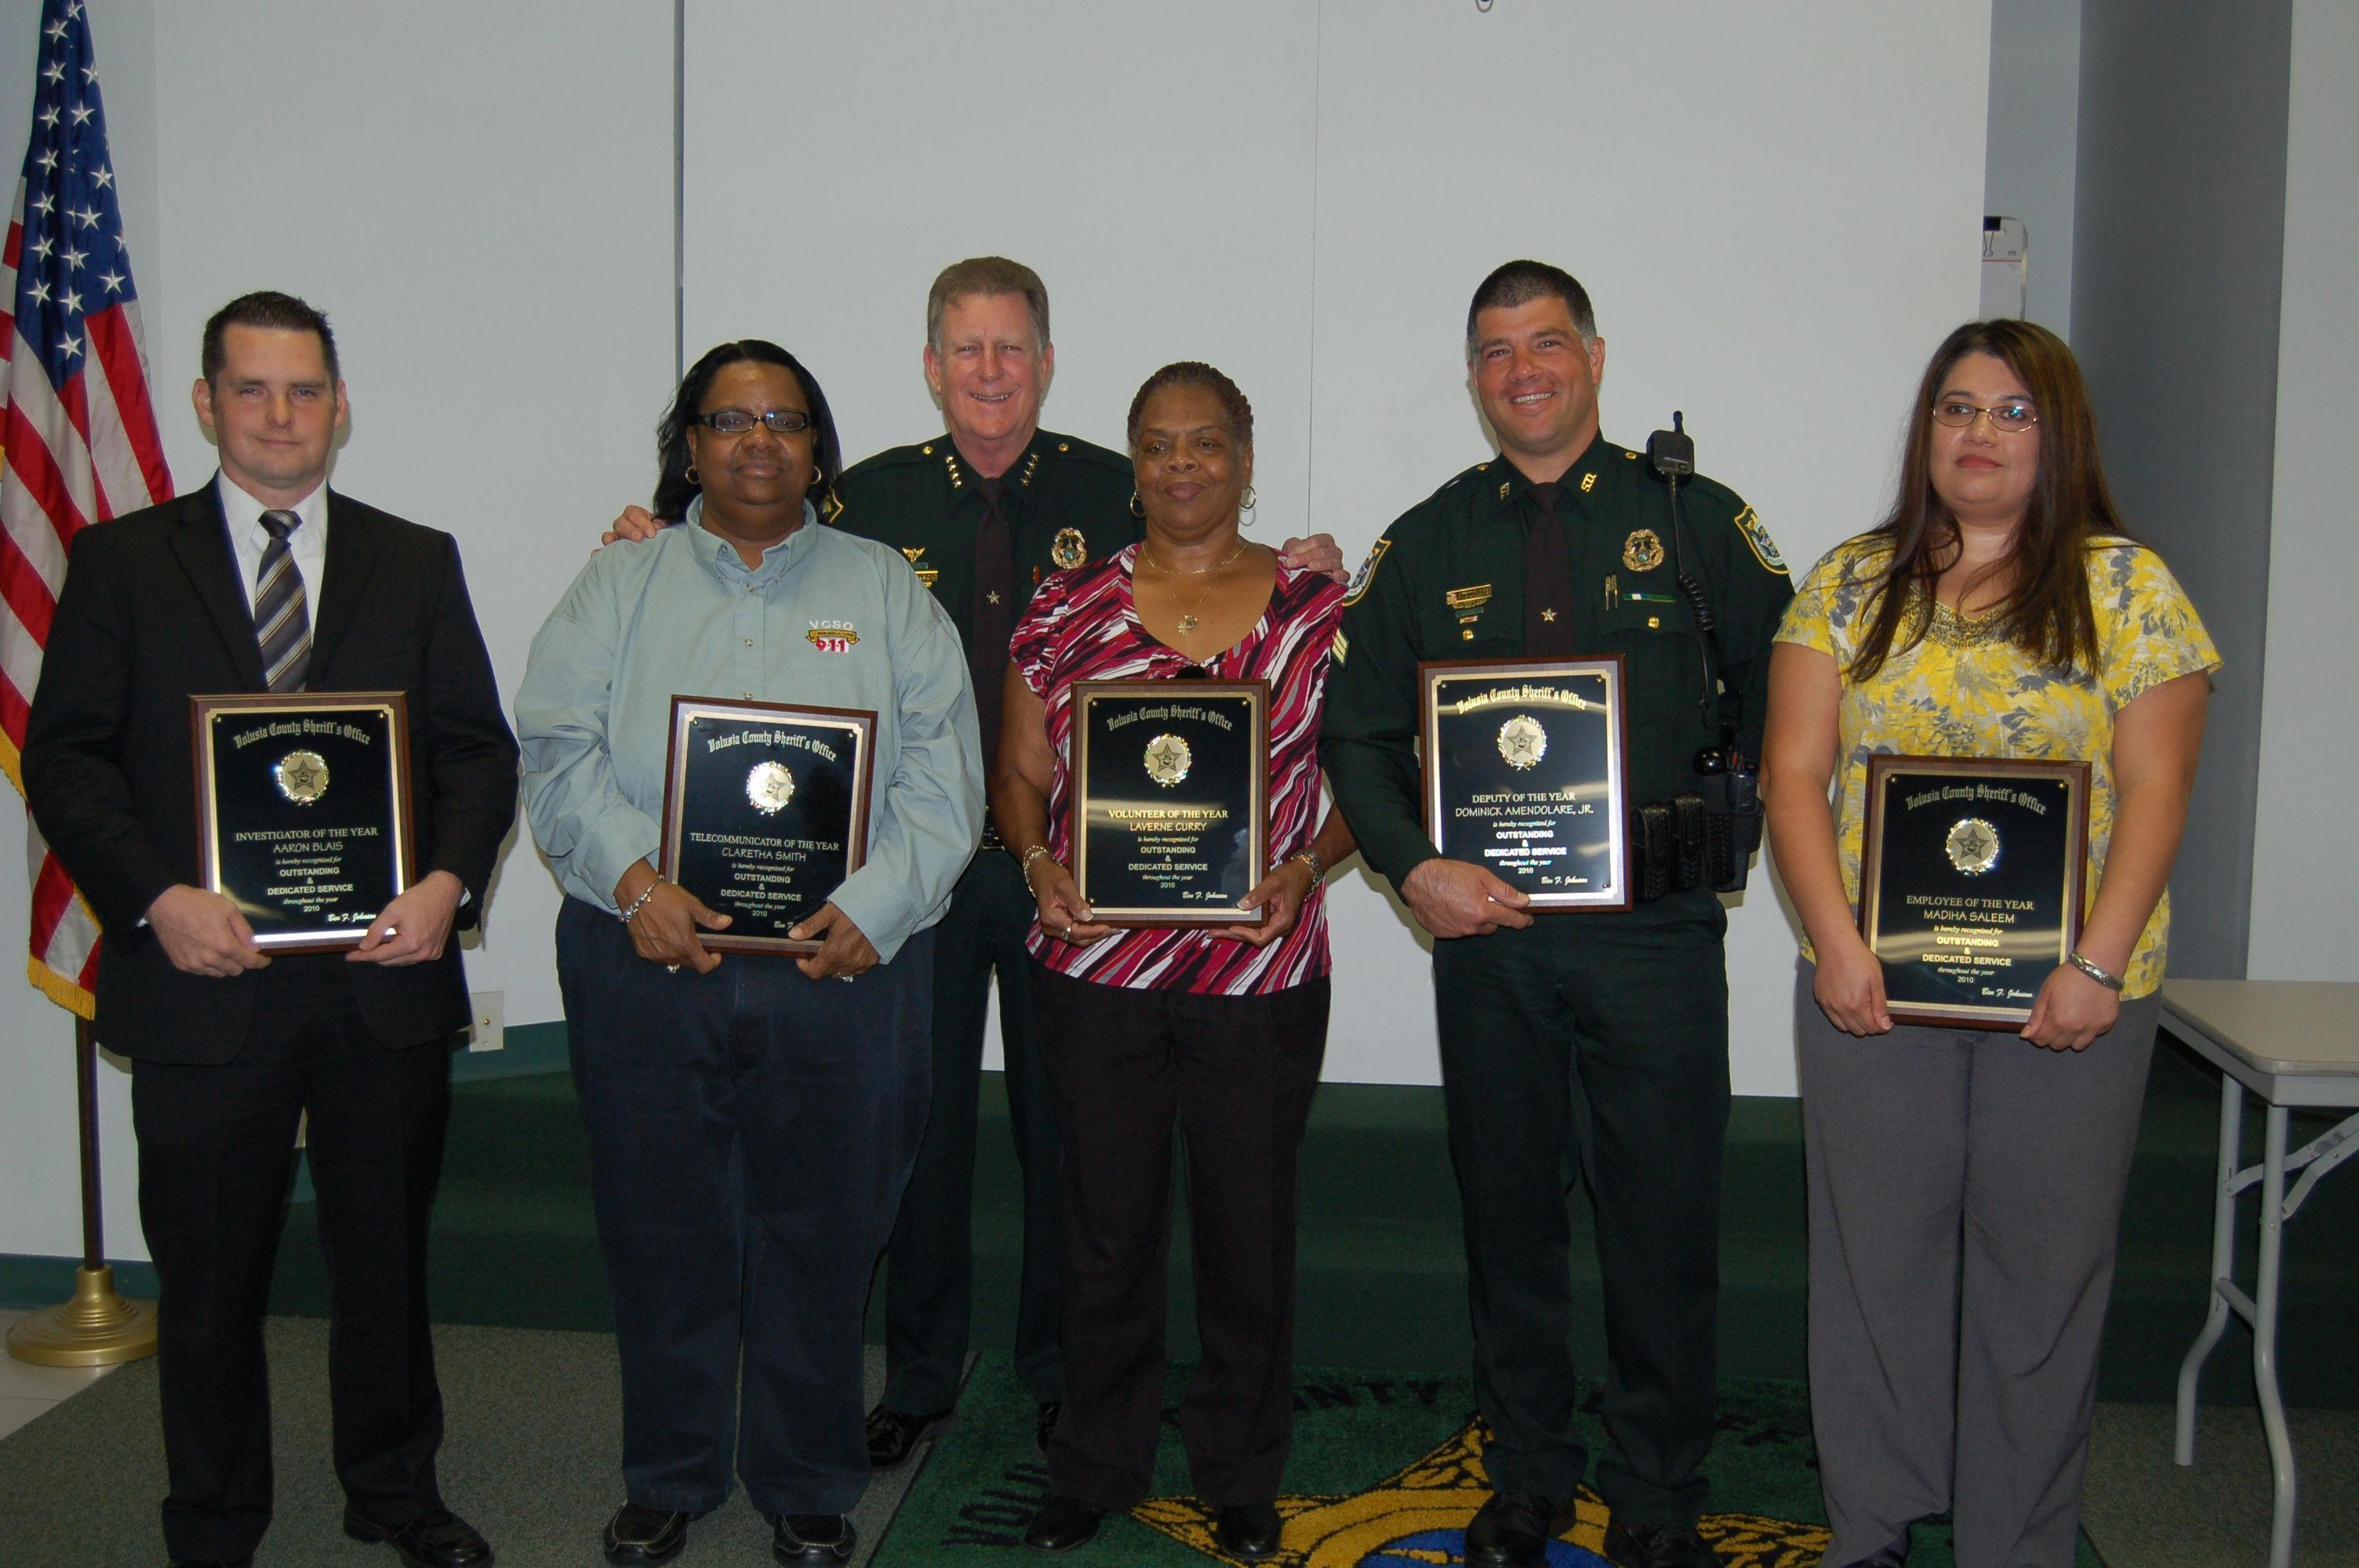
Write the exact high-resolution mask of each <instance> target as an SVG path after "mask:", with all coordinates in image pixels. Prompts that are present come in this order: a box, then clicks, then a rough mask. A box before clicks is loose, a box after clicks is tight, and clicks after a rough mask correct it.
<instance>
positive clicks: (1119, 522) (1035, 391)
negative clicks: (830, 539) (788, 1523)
mask: <svg viewBox="0 0 2359 1568" xmlns="http://www.w3.org/2000/svg"><path fill="white" fill-rule="evenodd" d="M1152 368H1153V367H1152V366H1146V367H1142V374H1143V373H1144V371H1145V370H1147V369H1152ZM1055 370H1056V350H1055V348H1054V346H1053V345H1052V344H1051V342H1050V340H1049V291H1048V288H1047V287H1046V286H1045V285H1043V284H1042V283H1041V281H1040V277H1039V275H1038V273H1036V272H1034V271H1033V270H1032V269H1031V268H1030V267H1028V266H1026V265H1023V264H1022V263H1020V262H1015V261H1010V260H1008V259H1006V257H1004V256H975V257H972V258H970V259H968V260H966V261H962V262H954V263H952V264H951V265H949V266H947V267H944V268H943V269H942V271H941V274H940V276H937V277H936V278H935V279H934V285H933V287H932V289H931V290H929V293H928V295H927V297H926V346H925V371H926V383H927V385H928V386H929V388H931V390H932V392H933V395H934V400H935V402H936V403H937V404H939V405H940V407H941V411H942V422H943V425H944V426H945V427H946V432H947V433H946V434H944V435H941V436H937V437H935V438H932V439H930V440H928V441H921V442H919V443H917V444H915V445H913V446H907V447H894V448H890V449H887V450H885V451H882V452H879V453H877V454H876V455H875V457H872V458H869V459H866V460H864V461H862V462H859V463H855V464H853V466H852V467H851V468H849V469H847V470H844V472H843V477H842V478H841V479H840V480H838V481H836V482H835V483H834V484H833V485H832V487H831V488H832V494H831V495H830V496H829V498H828V499H827V500H825V501H823V502H821V503H820V513H821V517H822V518H823V519H824V520H826V521H827V522H830V523H832V524H834V525H835V526H837V527H840V528H843V529H847V530H849V531H851V532H853V533H855V534H858V535H862V536H863V537H865V538H870V539H875V540H878V541H880V542H882V543H885V544H888V545H891V546H894V547H895V548H896V549H897V550H899V551H900V552H901V554H902V555H904V556H906V557H908V561H909V565H910V567H911V568H912V569H914V570H915V571H916V572H917V574H918V578H919V581H921V582H923V583H924V584H925V585H926V586H927V587H928V588H929V589H932V590H933V593H934V595H935V597H936V598H937V599H939V600H940V601H941V604H942V607H943V608H944V609H945V610H947V611H950V614H951V621H952V622H955V623H956V624H957V626H958V630H959V635H960V637H961V638H962V640H963V641H964V643H965V645H966V650H967V658H968V664H969V666H970V671H971V674H972V676H973V681H974V695H975V705H976V708H978V709H979V713H978V718H979V719H980V720H981V728H982V735H983V752H984V770H985V772H986V773H988V772H989V768H990V764H991V761H992V758H993V755H994V752H995V750H996V747H997V744H998V741H999V705H1000V696H1001V690H1002V687H1003V685H1004V683H1005V680H1006V670H1007V643H1008V638H1009V637H1010V636H1011V635H1012V634H1013V633H1014V631H1015V628H1016V619H1017V617H1018V616H1020V615H1022V613H1023V612H1024V608H1025V606H1026V605H1027V603H1029V602H1030V600H1031V598H1032V593H1033V590H1034V589H1037V588H1038V587H1039V586H1040V583H1041V580H1042V579H1044V578H1046V577H1047V576H1048V575H1049V573H1051V572H1055V571H1060V570H1063V569H1065V568H1071V567H1078V566H1080V565H1082V563H1083V562H1085V561H1092V560H1095V559H1098V558H1099V557H1103V556H1104V555H1106V554H1108V553H1110V552H1112V551H1114V550H1119V549H1121V548H1123V547H1124V546H1127V545H1130V544H1134V543H1136V541H1137V539H1138V530H1139V520H1138V518H1137V516H1136V515H1135V514H1133V512H1132V510H1131V507H1132V502H1133V492H1132V479H1131V466H1130V460H1129V459H1128V458H1126V457H1124V456H1123V455H1122V454H1120V453H1118V452H1113V451H1109V450H1107V449H1105V448H1103V447H1099V446H1094V445H1093V444H1092V443H1090V442H1088V441H1084V440H1082V439H1081V438H1078V437H1074V436H1060V435H1058V434H1056V433H1054V432H1053V431H1049V430H1043V429H1041V428H1040V403H1041V400H1042V399H1043V398H1044V397H1046V396H1047V395H1048V391H1049V380H1050V378H1051V376H1052V375H1053V374H1054V373H1055ZM614 526H615V530H616V534H617V535H620V536H623V537H625V538H633V539H636V538H644V537H646V536H647V535H649V534H651V533H652V532H653V531H654V530H655V528H656V527H657V526H658V524H656V523H655V521H654V520H653V519H652V518H650V517H649V516H648V515H647V513H646V512H644V511H643V510H641V509H640V508H638V507H636V506H635V507H632V508H630V509H628V510H627V511H625V513H624V514H623V515H622V516H621V517H620V518H618V519H617V520H616V522H615V524H614ZM614 536H615V535H609V536H608V537H609V539H610V540H611V539H612V538H614ZM1280 553H1281V555H1282V556H1283V557H1284V558H1285V559H1286V560H1287V561H1288V562H1289V563H1290V564H1293V565H1297V566H1307V567H1310V568H1313V569H1315V570H1320V571H1332V572H1334V573H1335V574H1336V575H1337V576H1339V577H1340V576H1341V575H1342V572H1341V570H1340V568H1341V567H1342V564H1343V557H1342V556H1341V554H1340V553H1339V552H1338V551H1337V549H1336V547H1335V542H1334V540H1333V539H1332V538H1331V537H1329V536H1327V535H1319V536H1317V537H1315V538H1310V539H1299V540H1289V541H1288V543H1287V545H1286V546H1285V547H1284V548H1283V550H1282V551H1281V552H1280ZM1005 848H1006V846H1005V845H1003V844H1002V843H1001V841H1000V838H999V835H998V832H997V829H996V828H995V827H993V826H992V825H991V824H989V823H988V822H986V823H985V825H984V835H983V842H982V844H981V846H980V847H979V849H978V851H977V853H976V855H975V858H974V860H973V862H972V863H971V864H969V865H968V867H967V869H966V871H965V873H964V874H963V875H962V877H961V878H960V879H959V882H958V886H957V889H956V890H955V891H954V892H952V893H951V905H950V910H949V912H948V913H947V914H944V915H943V916H942V920H941V924H940V925H939V926H938V927H936V932H935V938H934V1021H933V1031H934V1060H933V1100H932V1105H931V1108H930V1109H929V1113H928V1118H927V1122H926V1135H925V1141H924V1143H923V1144H922V1145H921V1146H920V1148H919V1152H918V1161H917V1164H916V1166H915V1167H914V1168H913V1169H912V1170H911V1172H910V1175H909V1185H908V1191H907V1192H906V1193H905V1194H904V1195H903V1196H902V1199H901V1213H900V1217H899V1219H898V1221H897V1223H896V1225H895V1227H894V1229H893V1240H892V1244H891V1246H890V1248H889V1249H888V1250H887V1251H886V1285H885V1357H886V1385H885V1394H884V1398H883V1399H882V1400H879V1401H878V1403H877V1406H876V1408H875V1410H873V1411H870V1412H869V1415H868V1456H869V1459H870V1461H871V1463H873V1464H875V1465H877V1466H878V1467H880V1468H886V1467H890V1466H892V1465H898V1464H900V1463H902V1462H903V1461H904V1460H906V1459H908V1457H909V1455H910V1454H911V1453H912V1452H913V1451H915V1450H916V1448H917V1447H918V1445H919V1444H921V1443H923V1442H925V1441H926V1440H927V1439H929V1438H930V1437H932V1436H934V1435H935V1434H936V1433H940V1431H941V1430H942V1429H944V1428H945V1427H947V1426H948V1425H949V1424H950V1422H951V1416H952V1414H953V1412H954V1410H955V1407H956V1405H957V1402H958V1391H959V1382H960V1379H961V1378H962V1375H963V1373H964V1370H965V1364H966V1352H967V1342H968V1336H969V1323H970V1318H971V1315H972V1298H973V1206H974V1153H975V1117H976V1110H977V1101H978V1098H979V1089H980V1075H981V1072H982V1065H983V1032H984V1018H985V1015H986V1007H987V1003H988V999H989V996H990V989H991V980H992V976H993V974H994V973H995V972H996V973H997V975H998V978H999V1033H1000V1044H1001V1047H1002V1051H1003V1054H1004V1055H1005V1057H1006V1079H1007V1101H1008V1112H1009V1120H1010V1122H1011V1124H1012V1126H1013V1129H1014V1131H1015V1136H1016V1159H1017V1161H1018V1162H1020V1163H1021V1165H1022V1166H1023V1172H1024V1260H1023V1269H1022V1281H1021V1284H1020V1285H1019V1287H1018V1301H1017V1305H1016V1345H1015V1355H1016V1376H1017V1377H1018V1378H1020V1379H1023V1381H1024V1386H1025V1387H1026V1388H1027V1390H1030V1392H1031V1394H1032V1397H1033V1399H1034V1400H1035V1401H1036V1403H1037V1406H1038V1430H1037V1436H1038V1440H1039V1441H1040V1442H1041V1443H1042V1444H1046V1443H1047V1441H1048V1434H1049V1428H1050V1427H1051V1426H1053V1425H1054V1424H1055V1422H1056V1418H1057V1409H1058V1405H1059V1403H1060V1400H1061V1399H1062V1398H1063V1392H1064V1371H1063V1368H1062V1365H1061V1362H1060V1357H1059V1352H1058V1346H1057V1323H1058V1305H1057V1303H1058V1271H1059V1268H1060V1226H1059V1223H1058V1203H1059V1194H1058V1175H1059V1165H1060V1162H1059V1159H1058V1151H1057V1129H1056V1123H1055V1120H1054V1119H1053V1113H1052V1110H1051V1108H1050V1103H1049V1086H1048V1083H1047V1081H1046V1079H1045V1077H1044V1076H1043V1075H1042V1069H1041V1065H1040V1058H1039V1053H1038V1050H1037V1049H1036V1048H1035V1046H1034V1044H1033V1036H1032V1004H1031V996H1030V989H1029V984H1028V981H1029V973H1030V968H1029V967H1030V963H1031V957H1030V955H1029V954H1028V953H1027V951H1026V949H1025V946H1024V938H1025V934H1026V932H1027V930H1028V929H1029V928H1030V925H1031V923H1032V918H1033V915H1034V913H1035V905H1034V902H1033V898H1032V894H1031V891H1030V890H1029V889H1028V888H1027V887H1026V885H1025V882H1024V876H1023V873H1022V871H1021V869H1020V868H1019V867H1018V865H1017V863H1016V859H1015V857H1014V856H1013V855H1009V854H1004V853H998V852H996V851H999V850H1002V849H1005Z"/></svg>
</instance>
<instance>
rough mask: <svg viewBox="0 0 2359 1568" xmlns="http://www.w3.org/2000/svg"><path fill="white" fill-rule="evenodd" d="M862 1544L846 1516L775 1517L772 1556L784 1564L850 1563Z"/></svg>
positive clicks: (783, 1515)
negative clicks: (858, 1546) (855, 1548)
mask: <svg viewBox="0 0 2359 1568" xmlns="http://www.w3.org/2000/svg"><path fill="white" fill-rule="evenodd" d="M858 1540H859V1537H857V1536H856V1535H854V1534H853V1530H852V1521H851V1520H850V1519H846V1518H844V1517H843V1515H842V1514H772V1515H771V1516H770V1555H771V1556H773V1557H775V1558H777V1560H778V1561H779V1562H781V1563H817V1564H825V1563H849V1562H851V1561H852V1548H853V1544H854V1543H855V1542H856V1541H858Z"/></svg>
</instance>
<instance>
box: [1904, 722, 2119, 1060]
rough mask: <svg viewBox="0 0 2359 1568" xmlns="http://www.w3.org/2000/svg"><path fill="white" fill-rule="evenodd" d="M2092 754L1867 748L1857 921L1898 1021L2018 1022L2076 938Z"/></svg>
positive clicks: (1965, 1025)
mask: <svg viewBox="0 0 2359 1568" xmlns="http://www.w3.org/2000/svg"><path fill="white" fill-rule="evenodd" d="M2089 776H2090V769H2089V764H2088V763H2086V762H2071V761H2056V762H2050V761H2034V760H2029V759H2025V758H2016V757H1870V758H1869V759H1868V762H1867V804H1866V810H1865V814H1864V821H1863V823H1862V825H1861V831H1860V868H1859V925H1860V933H1861V935H1864V937H1865V938H1866V939H1867V946H1868V948H1869V950H1870V951H1872V952H1873V953H1875V956H1876V957H1877V959H1878V960H1880V961H1881V962H1882V964H1883V965H1884V993H1885V1001H1886V1005H1887V1006H1888V1007H1889V1009H1890V1010H1891V1013H1892V1016H1893V1018H1894V1019H1896V1020H1897V1021H1898V1022H1903V1023H1930V1024H1936V1025H1940V1026H1945V1027H1949V1028H1955V1029H1991V1028H1998V1029H2006V1030H2010V1031H2012V1030H2017V1029H2020V1028H2022V1027H2023V1025H2024V1022H2025V1021H2026V1020H2027V1019H2028V1018H2030V1016H2031V1007H2032V1003H2033V1002H2034V1001H2036V1000H2038V996H2039V988H2040V987H2041V986H2042V985H2044V984H2046V983H2047V980H2048V977H2049V975H2050V974H2052V973H2053V972H2054V971H2055V969H2056V968H2057V966H2059V965H2060V964H2062V963H2064V962H2065V961H2066V956H2067V955H2068V954H2070V953H2071V951H2072V944H2073V943H2074V942H2075V941H2077V940H2078V939H2079V937H2080V933H2081V909H2082V887H2083V882H2084V879H2085V878H2086V876H2087V873H2088V859H2089Z"/></svg>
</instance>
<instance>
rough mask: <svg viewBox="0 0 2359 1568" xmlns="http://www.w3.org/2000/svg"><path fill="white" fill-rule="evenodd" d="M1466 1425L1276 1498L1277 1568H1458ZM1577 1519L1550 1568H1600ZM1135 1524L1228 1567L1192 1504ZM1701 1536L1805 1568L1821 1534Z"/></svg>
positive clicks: (1772, 1527) (1722, 1548) (1718, 1525)
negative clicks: (1410, 1451) (1354, 1472)
mask: <svg viewBox="0 0 2359 1568" xmlns="http://www.w3.org/2000/svg"><path fill="white" fill-rule="evenodd" d="M1487 1436H1488V1434H1487V1433H1486V1432H1485V1430H1484V1426H1483V1423H1482V1422H1481V1421H1479V1420H1476V1421H1473V1422H1468V1423H1467V1424H1466V1425H1465V1426H1463V1427H1462V1428H1461V1429H1459V1431H1458V1432H1457V1433H1455V1434H1454V1435H1452V1436H1451V1437H1450V1438H1449V1439H1448V1440H1447V1441H1445V1442H1443V1443H1442V1444H1440V1445H1439V1446H1438V1447H1436V1448H1434V1449H1433V1450H1431V1451H1430V1452H1429V1453H1427V1454H1424V1455H1422V1456H1421V1457H1419V1458H1418V1459H1416V1460H1413V1461H1412V1462H1410V1463H1409V1464H1408V1465H1406V1466H1404V1467H1403V1468H1402V1469H1400V1470H1398V1471H1396V1472H1395V1473H1394V1474H1392V1475H1391V1476H1386V1478H1385V1479H1383V1480H1381V1481H1379V1482H1377V1483H1376V1484H1375V1486H1373V1487H1369V1488H1368V1489H1367V1490H1365V1491H1363V1492H1355V1493H1347V1494H1344V1495H1343V1496H1338V1497H1302V1496H1292V1497H1281V1498H1278V1500H1277V1510H1278V1513H1279V1515H1280V1516H1281V1517H1282V1518H1283V1519H1285V1520H1286V1533H1285V1535H1284V1537H1283V1538H1282V1540H1283V1549H1282V1550H1281V1551H1280V1552H1279V1554H1278V1555H1277V1557H1276V1558H1274V1559H1272V1560H1271V1561H1273V1562H1274V1563H1278V1564H1280V1565H1282V1568H1459V1565H1460V1564H1462V1563H1464V1562H1465V1561H1466V1526H1467V1525H1468V1524H1469V1523H1470V1522H1471V1521H1472V1520H1473V1518H1474V1512H1475V1510H1476V1509H1480V1508H1481V1507H1482V1506H1483V1503H1484V1499H1486V1498H1489V1497H1490V1495H1491V1483H1490V1479H1489V1477H1488V1476H1486V1475H1485V1474H1484V1469H1483V1444H1484V1442H1485V1441H1487ZM1577 1508H1578V1517H1577V1519H1575V1520H1574V1523H1573V1527H1572V1529H1571V1530H1568V1531H1566V1532H1565V1535H1564V1536H1563V1537H1561V1538H1560V1539H1558V1540H1556V1541H1550V1542H1549V1555H1548V1561H1549V1568H1603V1564H1604V1563H1605V1557H1604V1552H1605V1521H1606V1519H1607V1517H1608V1515H1607V1510H1606V1508H1605V1505H1604V1504H1603V1502H1601V1501H1599V1500H1598V1498H1597V1495H1596V1494H1595V1493H1594V1492H1592V1491H1591V1490H1589V1488H1587V1487H1582V1491H1581V1497H1580V1500H1579V1503H1578V1505H1577ZM1131 1516H1132V1517H1133V1518H1135V1519H1138V1520H1139V1521H1140V1522H1141V1523H1143V1524H1146V1525H1148V1526H1150V1527H1151V1528H1153V1529H1155V1530H1160V1531H1161V1532H1162V1533H1164V1534H1165V1535H1168V1536H1169V1537H1170V1538H1171V1539H1173V1540H1174V1541H1179V1542H1180V1543H1181V1544H1183V1545H1186V1546H1190V1547H1193V1548H1194V1549H1195V1550H1196V1551H1198V1552H1201V1553H1203V1554H1204V1555H1205V1556H1206V1557H1207V1558H1210V1559H1212V1560H1213V1561H1215V1562H1221V1563H1226V1562H1230V1561H1232V1559H1230V1558H1229V1557H1227V1556H1226V1555H1225V1554H1224V1553H1223V1552H1221V1550H1220V1548H1218V1547H1217V1546H1215V1545H1214V1544H1213V1543H1212V1516H1211V1515H1210V1514H1209V1513H1208V1512H1207V1511H1206V1510H1205V1509H1203V1508H1202V1507H1201V1505H1200V1504H1198V1502H1197V1501H1196V1499H1195V1498H1148V1499H1147V1501H1146V1502H1143V1503H1141V1504H1139V1505H1138V1506H1137V1507H1136V1508H1135V1509H1132V1510H1131ZM1701 1531H1702V1534H1703V1538H1704V1539H1705V1540H1706V1541H1710V1542H1711V1543H1712V1550H1713V1552H1714V1553H1715V1554H1716V1555H1717V1556H1718V1557H1719V1559H1720V1561H1721V1563H1723V1564H1724V1565H1725V1568H1810V1565H1812V1564H1815V1563H1817V1562H1818V1560H1819V1555H1820V1553H1821V1552H1824V1551H1825V1550H1826V1548H1827V1540H1828V1535H1827V1530H1826V1529H1825V1527H1823V1526H1820V1525H1806V1524H1794V1523H1789V1522H1788V1521H1787V1520H1784V1519H1767V1518H1763V1517H1760V1516H1758V1515H1755V1514H1707V1515H1706V1516H1704V1519H1703V1521H1702V1524H1701Z"/></svg>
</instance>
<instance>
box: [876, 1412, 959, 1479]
mask: <svg viewBox="0 0 2359 1568" xmlns="http://www.w3.org/2000/svg"><path fill="white" fill-rule="evenodd" d="M956 1420H958V1411H955V1410H946V1411H935V1412H934V1413H933V1414H931V1415H903V1414H902V1413H901V1412H900V1411H888V1410H886V1408H885V1407H884V1406H883V1405H878V1406H877V1407H876V1408H875V1410H873V1411H869V1412H868V1463H869V1465H871V1466H872V1467H874V1468H875V1469H878V1470H890V1469H891V1468H893V1466H894V1465H898V1464H900V1463H901V1462H902V1461H903V1460H905V1459H907V1458H908V1457H909V1455H910V1454H914V1453H916V1452H917V1448H918V1444H920V1443H923V1442H925V1441H926V1440H927V1439H928V1438H929V1437H940V1436H941V1435H942V1434H943V1433H946V1432H948V1431H950V1429H951V1423H952V1422H955V1421H956Z"/></svg>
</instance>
